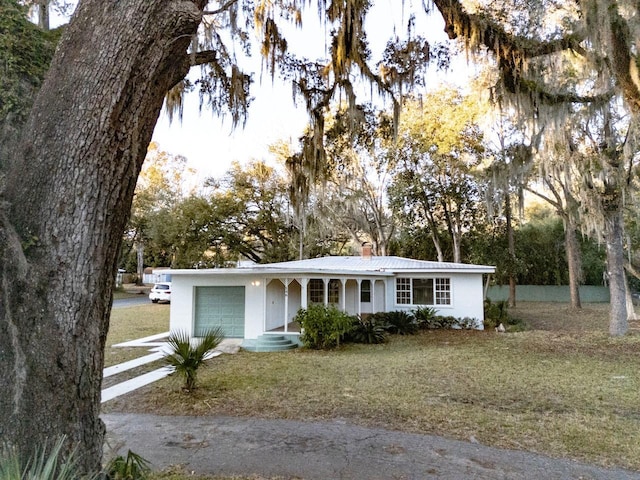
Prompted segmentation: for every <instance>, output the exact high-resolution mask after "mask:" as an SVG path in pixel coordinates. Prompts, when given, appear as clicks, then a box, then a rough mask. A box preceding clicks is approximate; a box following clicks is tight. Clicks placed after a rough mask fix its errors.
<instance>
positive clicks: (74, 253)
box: [0, 0, 203, 472]
mask: <svg viewBox="0 0 640 480" xmlns="http://www.w3.org/2000/svg"><path fill="white" fill-rule="evenodd" d="M202 7H203V6H202V5H201V4H198V3H197V2H193V1H186V0H184V1H171V0H162V1H159V0H156V1H151V0H127V1H122V2H111V1H107V2H105V1H102V0H86V1H81V2H80V4H79V6H78V8H77V11H76V14H75V16H74V18H73V19H72V21H71V23H70V24H69V25H68V26H67V28H66V31H65V33H64V35H63V38H62V40H61V43H60V45H59V47H58V50H57V52H56V55H55V57H54V60H53V62H52V65H51V68H50V71H49V73H48V76H47V78H46V80H45V82H44V84H43V86H42V88H41V91H40V93H39V95H38V98H37V99H36V102H35V104H34V106H33V109H32V112H31V115H30V119H29V121H28V124H27V125H26V127H25V128H24V130H23V131H24V138H23V139H22V143H21V145H22V146H21V147H20V149H19V151H17V152H15V154H14V155H13V156H12V157H11V158H10V159H9V161H8V168H7V172H6V177H5V183H6V191H5V192H4V193H2V192H1V191H0V282H1V283H0V359H1V361H0V378H2V383H3V387H2V388H1V389H0V438H2V440H3V441H7V442H9V443H10V444H13V445H15V446H16V447H17V448H18V449H19V451H20V453H22V454H23V455H28V454H30V453H31V452H32V451H33V449H34V448H37V447H39V446H43V445H44V444H45V443H46V442H47V441H49V443H50V442H51V439H52V438H54V437H56V436H58V435H62V434H65V435H67V438H68V440H67V445H66V451H67V452H69V451H70V449H71V448H72V447H73V446H75V445H77V446H78V454H79V457H78V458H79V461H80V468H81V469H82V470H83V471H86V472H89V471H96V470H98V469H99V467H100V462H101V456H102V444H103V435H104V425H103V424H102V422H101V421H100V419H99V411H100V388H101V380H102V368H103V356H104V352H103V350H104V344H105V338H106V334H107V330H108V323H109V314H110V310H111V295H112V290H113V287H114V283H115V277H116V266H117V258H118V250H119V248H120V242H121V238H122V232H123V230H124V227H125V224H126V222H127V218H128V215H129V210H130V207H131V201H132V198H133V192H134V188H135V185H136V179H137V176H138V173H139V171H140V167H141V165H142V161H143V160H144V157H145V153H146V149H147V146H148V144H149V141H150V139H151V135H152V133H153V128H154V126H155V123H156V120H157V117H158V115H159V112H160V109H161V107H162V102H163V98H164V95H165V93H166V92H167V91H168V89H169V88H170V87H171V86H173V85H174V84H176V83H177V82H178V81H179V80H181V79H182V78H183V77H184V76H185V75H186V73H187V72H188V68H189V56H188V55H187V54H186V51H187V48H188V45H189V43H190V41H191V37H192V35H193V34H194V33H195V32H196V31H197V26H198V24H199V22H200V19H201V9H202ZM0 164H2V162H0Z"/></svg>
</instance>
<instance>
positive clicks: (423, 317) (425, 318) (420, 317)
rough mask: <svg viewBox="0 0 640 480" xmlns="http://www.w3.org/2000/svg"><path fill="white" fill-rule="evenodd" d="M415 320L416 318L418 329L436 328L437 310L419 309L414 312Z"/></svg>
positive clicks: (430, 308) (429, 308)
mask: <svg viewBox="0 0 640 480" xmlns="http://www.w3.org/2000/svg"><path fill="white" fill-rule="evenodd" d="M411 313H412V314H413V318H415V320H416V322H417V324H418V328H420V329H428V328H434V327H433V326H432V325H433V322H434V319H435V318H436V309H435V308H432V307H418V308H416V309H415V310H414V311H413V312H411Z"/></svg>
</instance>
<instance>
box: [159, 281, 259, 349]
mask: <svg viewBox="0 0 640 480" xmlns="http://www.w3.org/2000/svg"><path fill="white" fill-rule="evenodd" d="M196 287H245V289H244V293H245V296H244V318H245V322H244V338H258V335H261V334H262V333H263V332H262V330H263V326H264V312H265V288H266V287H265V280H264V279H263V278H258V277H249V276H238V275H174V276H173V277H172V282H171V319H170V325H169V328H170V330H171V331H175V330H182V331H185V332H187V333H188V334H189V336H192V335H193V327H194V325H193V324H194V309H195V289H196ZM247 319H251V322H248V321H247Z"/></svg>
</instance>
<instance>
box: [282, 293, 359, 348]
mask: <svg viewBox="0 0 640 480" xmlns="http://www.w3.org/2000/svg"><path fill="white" fill-rule="evenodd" d="M294 321H296V322H298V323H299V324H300V327H301V332H302V333H301V335H300V340H301V341H302V343H303V344H304V345H305V346H306V347H308V348H313V349H317V350H324V349H330V348H335V347H337V346H339V345H340V343H341V342H342V341H343V340H344V339H345V337H346V336H347V335H349V334H350V333H351V332H352V331H353V330H354V328H355V325H356V323H357V322H358V319H357V318H356V317H352V316H351V315H348V314H346V313H345V312H341V311H340V310H338V309H337V308H336V307H334V306H328V307H327V306H324V305H320V304H314V305H310V306H309V307H308V308H306V309H304V308H302V309H300V310H299V311H298V313H297V314H296V317H295V319H294Z"/></svg>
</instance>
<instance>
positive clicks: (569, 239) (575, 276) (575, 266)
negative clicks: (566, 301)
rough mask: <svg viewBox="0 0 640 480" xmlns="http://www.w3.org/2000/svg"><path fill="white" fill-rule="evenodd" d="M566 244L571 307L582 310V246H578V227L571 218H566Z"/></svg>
mask: <svg viewBox="0 0 640 480" xmlns="http://www.w3.org/2000/svg"><path fill="white" fill-rule="evenodd" d="M564 243H565V250H566V252H567V267H568V269H569V292H570V295H571V307H572V308H582V303H581V302H580V278H581V277H582V275H581V270H582V268H581V266H580V246H579V245H578V239H577V238H576V227H575V225H574V223H573V222H572V221H571V220H570V219H569V218H565V225H564Z"/></svg>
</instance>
